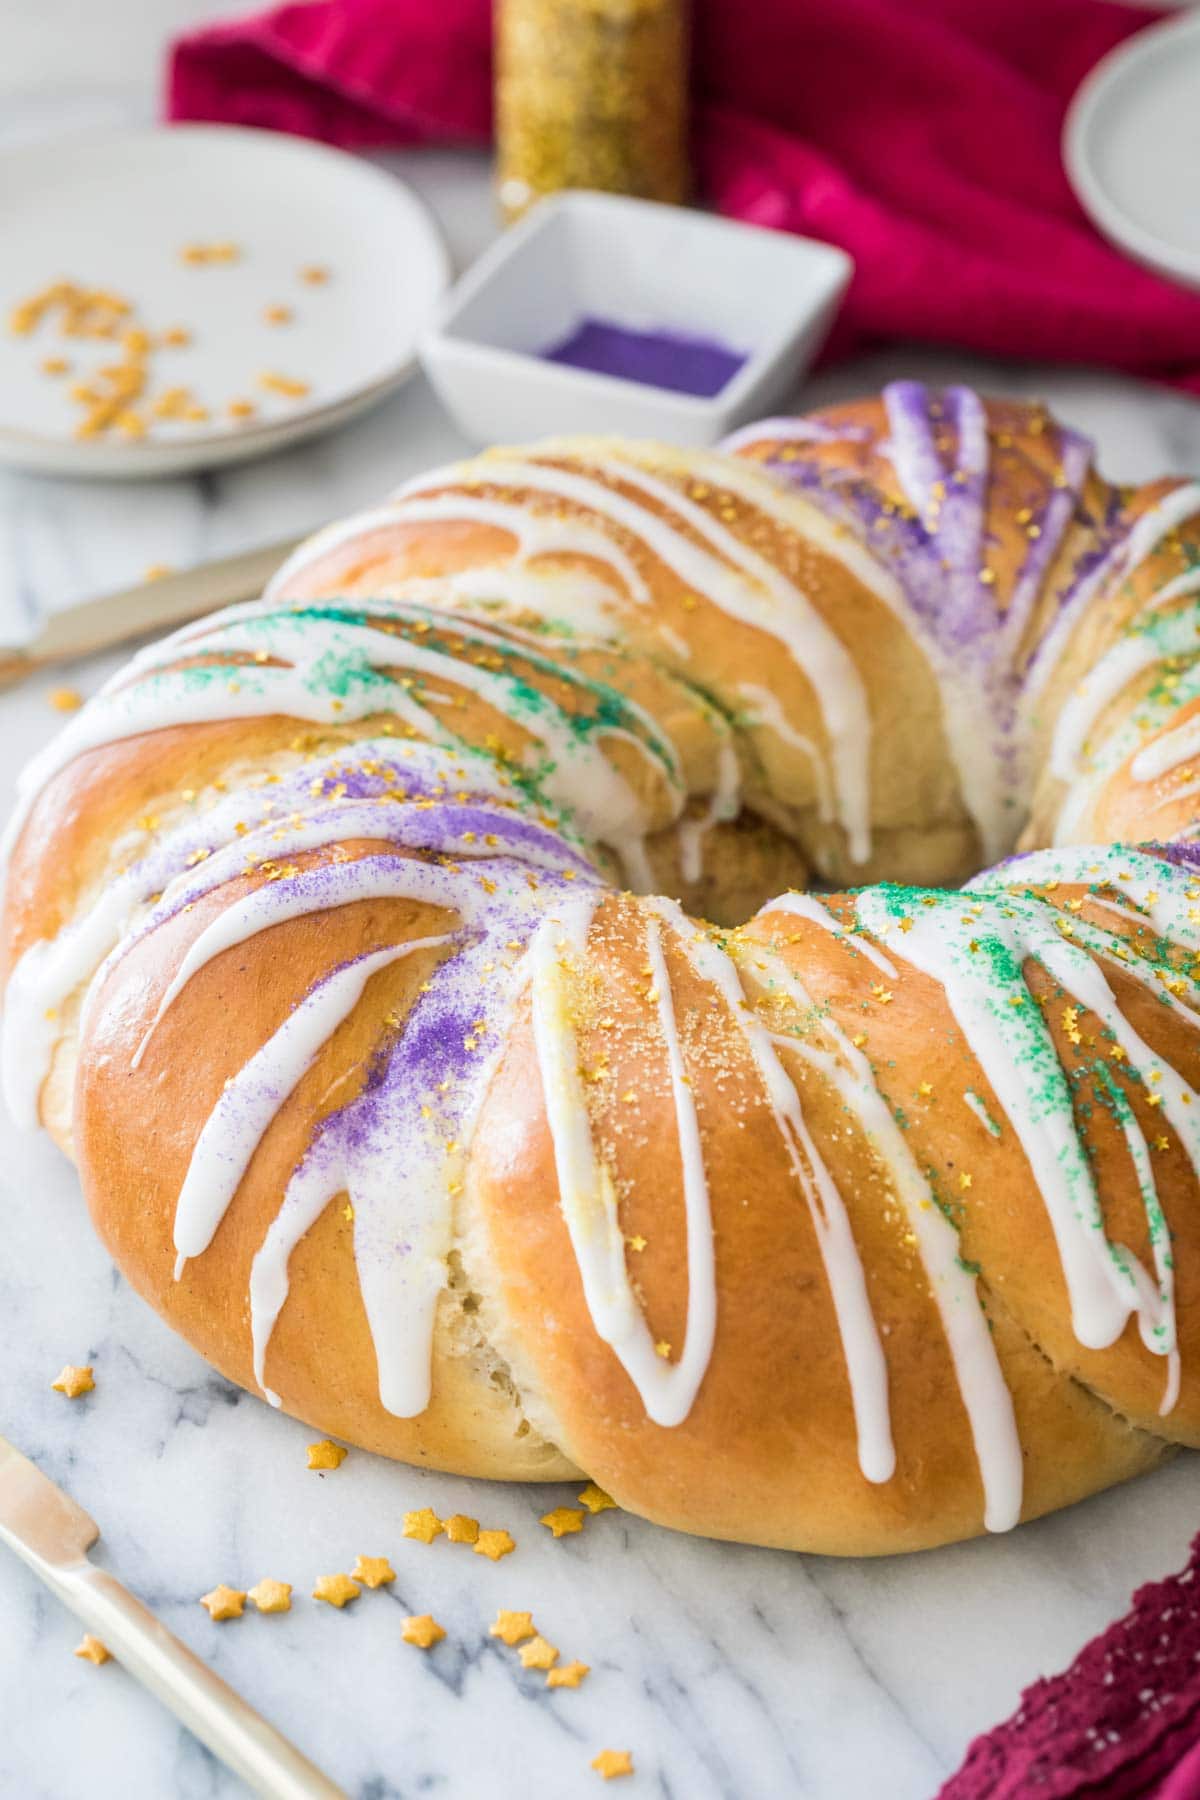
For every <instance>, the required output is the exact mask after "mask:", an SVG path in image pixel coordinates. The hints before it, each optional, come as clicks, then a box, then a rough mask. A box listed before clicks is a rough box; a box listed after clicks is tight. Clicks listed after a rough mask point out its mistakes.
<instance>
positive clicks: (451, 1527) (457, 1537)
mask: <svg viewBox="0 0 1200 1800" xmlns="http://www.w3.org/2000/svg"><path fill="white" fill-rule="evenodd" d="M445 1532H446V1536H447V1537H448V1538H449V1539H450V1542H451V1543H452V1544H474V1543H476V1542H477V1541H478V1538H479V1520H478V1519H472V1518H471V1517H470V1516H469V1514H467V1513H451V1515H450V1517H449V1518H448V1519H447V1520H446V1522H445Z"/></svg>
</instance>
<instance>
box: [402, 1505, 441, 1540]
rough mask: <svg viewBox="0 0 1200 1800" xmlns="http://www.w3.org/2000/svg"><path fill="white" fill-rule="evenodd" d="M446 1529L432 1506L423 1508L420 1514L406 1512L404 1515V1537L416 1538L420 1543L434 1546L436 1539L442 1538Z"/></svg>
mask: <svg viewBox="0 0 1200 1800" xmlns="http://www.w3.org/2000/svg"><path fill="white" fill-rule="evenodd" d="M445 1529H446V1528H445V1526H444V1525H443V1524H442V1521H441V1520H440V1519H439V1518H438V1516H437V1514H436V1513H435V1512H434V1510H433V1508H432V1506H423V1507H422V1508H421V1510H420V1512H406V1513H405V1515H404V1535H405V1537H406V1538H416V1540H417V1541H418V1543H421V1544H432V1542H433V1540H434V1538H435V1537H440V1536H441V1534H442V1532H443V1531H444V1530H445Z"/></svg>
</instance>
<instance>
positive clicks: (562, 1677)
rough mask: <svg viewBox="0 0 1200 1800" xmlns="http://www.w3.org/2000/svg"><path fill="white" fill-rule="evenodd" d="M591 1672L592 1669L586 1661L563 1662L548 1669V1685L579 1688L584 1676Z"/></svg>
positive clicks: (551, 1686)
mask: <svg viewBox="0 0 1200 1800" xmlns="http://www.w3.org/2000/svg"><path fill="white" fill-rule="evenodd" d="M590 1673H591V1669H590V1667H589V1665H588V1664H587V1663H585V1662H569V1663H562V1664H560V1666H559V1667H558V1668H557V1669H548V1670H547V1671H546V1686H547V1687H548V1688H560V1687H569V1688H577V1687H578V1686H579V1684H580V1682H581V1681H582V1680H583V1678H584V1676H585V1675H589V1674H590Z"/></svg>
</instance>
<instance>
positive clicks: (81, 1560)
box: [0, 1437, 346, 1800]
mask: <svg viewBox="0 0 1200 1800" xmlns="http://www.w3.org/2000/svg"><path fill="white" fill-rule="evenodd" d="M99 1536H100V1528H99V1526H98V1525H97V1524H96V1522H95V1520H94V1519H92V1518H91V1517H90V1516H89V1514H87V1513H86V1512H84V1510H83V1508H82V1507H81V1506H77V1505H76V1504H75V1502H74V1500H72V1499H70V1498H69V1496H68V1495H66V1494H64V1493H63V1491H62V1489H61V1488H59V1487H56V1486H55V1485H54V1483H53V1482H52V1481H51V1480H50V1479H49V1477H48V1476H46V1475H43V1474H42V1472H41V1470H40V1469H38V1468H35V1466H34V1464H33V1463H31V1462H30V1461H29V1459H28V1457H25V1456H22V1455H21V1453H20V1451H19V1450H15V1449H14V1448H13V1446H12V1445H11V1444H10V1443H9V1442H8V1441H7V1439H5V1438H2V1437H0V1541H2V1542H4V1543H6V1544H7V1545H8V1546H9V1548H10V1549H12V1550H15V1551H16V1553H17V1555H18V1556H19V1557H20V1558H21V1560H22V1562H24V1563H27V1564H28V1565H29V1567H30V1568H31V1569H32V1570H33V1571H34V1573H35V1574H36V1575H38V1576H40V1577H41V1579H42V1580H43V1581H44V1582H45V1584H46V1586H47V1587H48V1588H50V1589H51V1590H52V1591H53V1592H54V1593H55V1594H57V1595H58V1598H59V1599H60V1600H61V1601H62V1602H63V1604H64V1605H65V1606H68V1607H69V1608H70V1609H71V1611H72V1612H73V1613H75V1614H76V1615H77V1616H78V1617H79V1618H80V1619H82V1620H83V1622H84V1624H85V1625H86V1626H87V1627H88V1629H89V1631H92V1632H94V1633H95V1635H96V1636H97V1637H98V1638H100V1639H101V1641H102V1642H103V1643H104V1644H105V1645H106V1646H107V1648H108V1649H109V1650H110V1651H111V1652H112V1654H113V1655H114V1656H115V1657H116V1658H117V1660H118V1661H119V1662H120V1663H121V1664H122V1666H123V1667H124V1668H126V1669H128V1671H129V1673H130V1674H131V1675H132V1676H134V1677H135V1679H136V1680H138V1681H140V1682H141V1683H142V1685H143V1687H146V1688H149V1690H150V1692H151V1693H152V1694H155V1695H157V1697H158V1698H159V1699H160V1700H162V1701H163V1702H164V1703H165V1704H166V1705H167V1706H169V1707H170V1709H171V1711H172V1712H173V1713H174V1714H175V1716H176V1718H178V1719H181V1720H182V1722H183V1723H184V1724H185V1725H186V1726H187V1727H188V1729H189V1731H192V1732H194V1733H195V1735H196V1736H197V1737H198V1738H199V1739H200V1741H201V1743H204V1744H207V1745H208V1748H209V1749H210V1750H211V1751H212V1752H213V1754H214V1755H215V1756H218V1757H220V1759H221V1761H222V1762H223V1763H225V1764H226V1766H227V1767H228V1768H230V1769H232V1770H233V1771H234V1773H235V1774H237V1775H240V1776H241V1778H242V1780H243V1781H244V1782H245V1783H246V1784H247V1786H248V1787H249V1788H250V1789H251V1791H252V1792H254V1793H256V1794H262V1795H266V1796H268V1800H346V1795H345V1793H344V1792H343V1790H342V1789H341V1788H339V1787H336V1786H335V1785H334V1783H333V1782H332V1781H330V1780H329V1778H328V1776H326V1775H323V1774H322V1773H321V1771H320V1769H318V1768H317V1766H316V1764H315V1763H311V1762H309V1760H308V1758H307V1757H306V1756H302V1755H301V1753H300V1751H299V1750H297V1749H296V1747H295V1745H294V1744H290V1743H289V1742H288V1740H287V1739H286V1738H285V1737H283V1736H282V1734H281V1733H280V1732H278V1731H276V1729H275V1727H274V1726H273V1725H268V1723H267V1721H266V1720H265V1719H264V1718H262V1717H261V1716H260V1714H258V1713H256V1712H255V1711H254V1708H253V1707H252V1706H249V1705H248V1704H247V1702H246V1701H245V1700H243V1699H242V1697H241V1695H240V1694H237V1693H235V1692H234V1690H233V1689H232V1688H231V1687H230V1686H229V1684H228V1683H227V1682H225V1681H222V1679H221V1677H220V1676H219V1675H218V1674H216V1673H215V1672H214V1671H213V1670H212V1669H210V1668H209V1667H208V1664H207V1663H205V1662H202V1661H201V1660H200V1658H199V1657H198V1656H195V1655H193V1653H192V1652H191V1651H190V1650H189V1649H188V1648H187V1647H186V1645H184V1644H182V1643H181V1642H180V1640H179V1639H178V1638H177V1637H176V1636H175V1635H174V1633H173V1632H170V1631H168V1630H167V1628H166V1626H165V1625H162V1624H160V1623H159V1621H158V1620H157V1619H156V1618H155V1617H154V1614H153V1613H152V1612H150V1611H149V1610H148V1609H147V1608H146V1607H144V1606H143V1605H142V1603H141V1601H140V1600H136V1599H135V1598H134V1596H133V1595H132V1594H131V1593H129V1591H128V1590H127V1589H126V1588H123V1587H122V1586H121V1584H120V1582H119V1581H117V1580H116V1579H115V1577H114V1576H112V1575H109V1574H108V1573H107V1572H106V1571H105V1570H104V1569H98V1568H96V1566H95V1565H94V1564H93V1563H91V1562H89V1560H88V1551H89V1550H90V1549H91V1547H92V1545H93V1544H94V1543H95V1542H96V1540H97V1538H98V1537H99Z"/></svg>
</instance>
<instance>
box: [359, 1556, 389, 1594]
mask: <svg viewBox="0 0 1200 1800" xmlns="http://www.w3.org/2000/svg"><path fill="white" fill-rule="evenodd" d="M350 1575H351V1579H352V1580H354V1581H361V1582H362V1584H363V1586H364V1587H369V1588H372V1589H374V1588H379V1587H386V1586H387V1584H388V1582H389V1581H395V1579H396V1571H395V1569H393V1567H392V1565H391V1563H390V1562H389V1561H388V1559H387V1557H386V1556H360V1557H359V1558H358V1560H357V1562H356V1563H355V1565H354V1567H353V1569H352V1570H351V1571H350Z"/></svg>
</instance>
